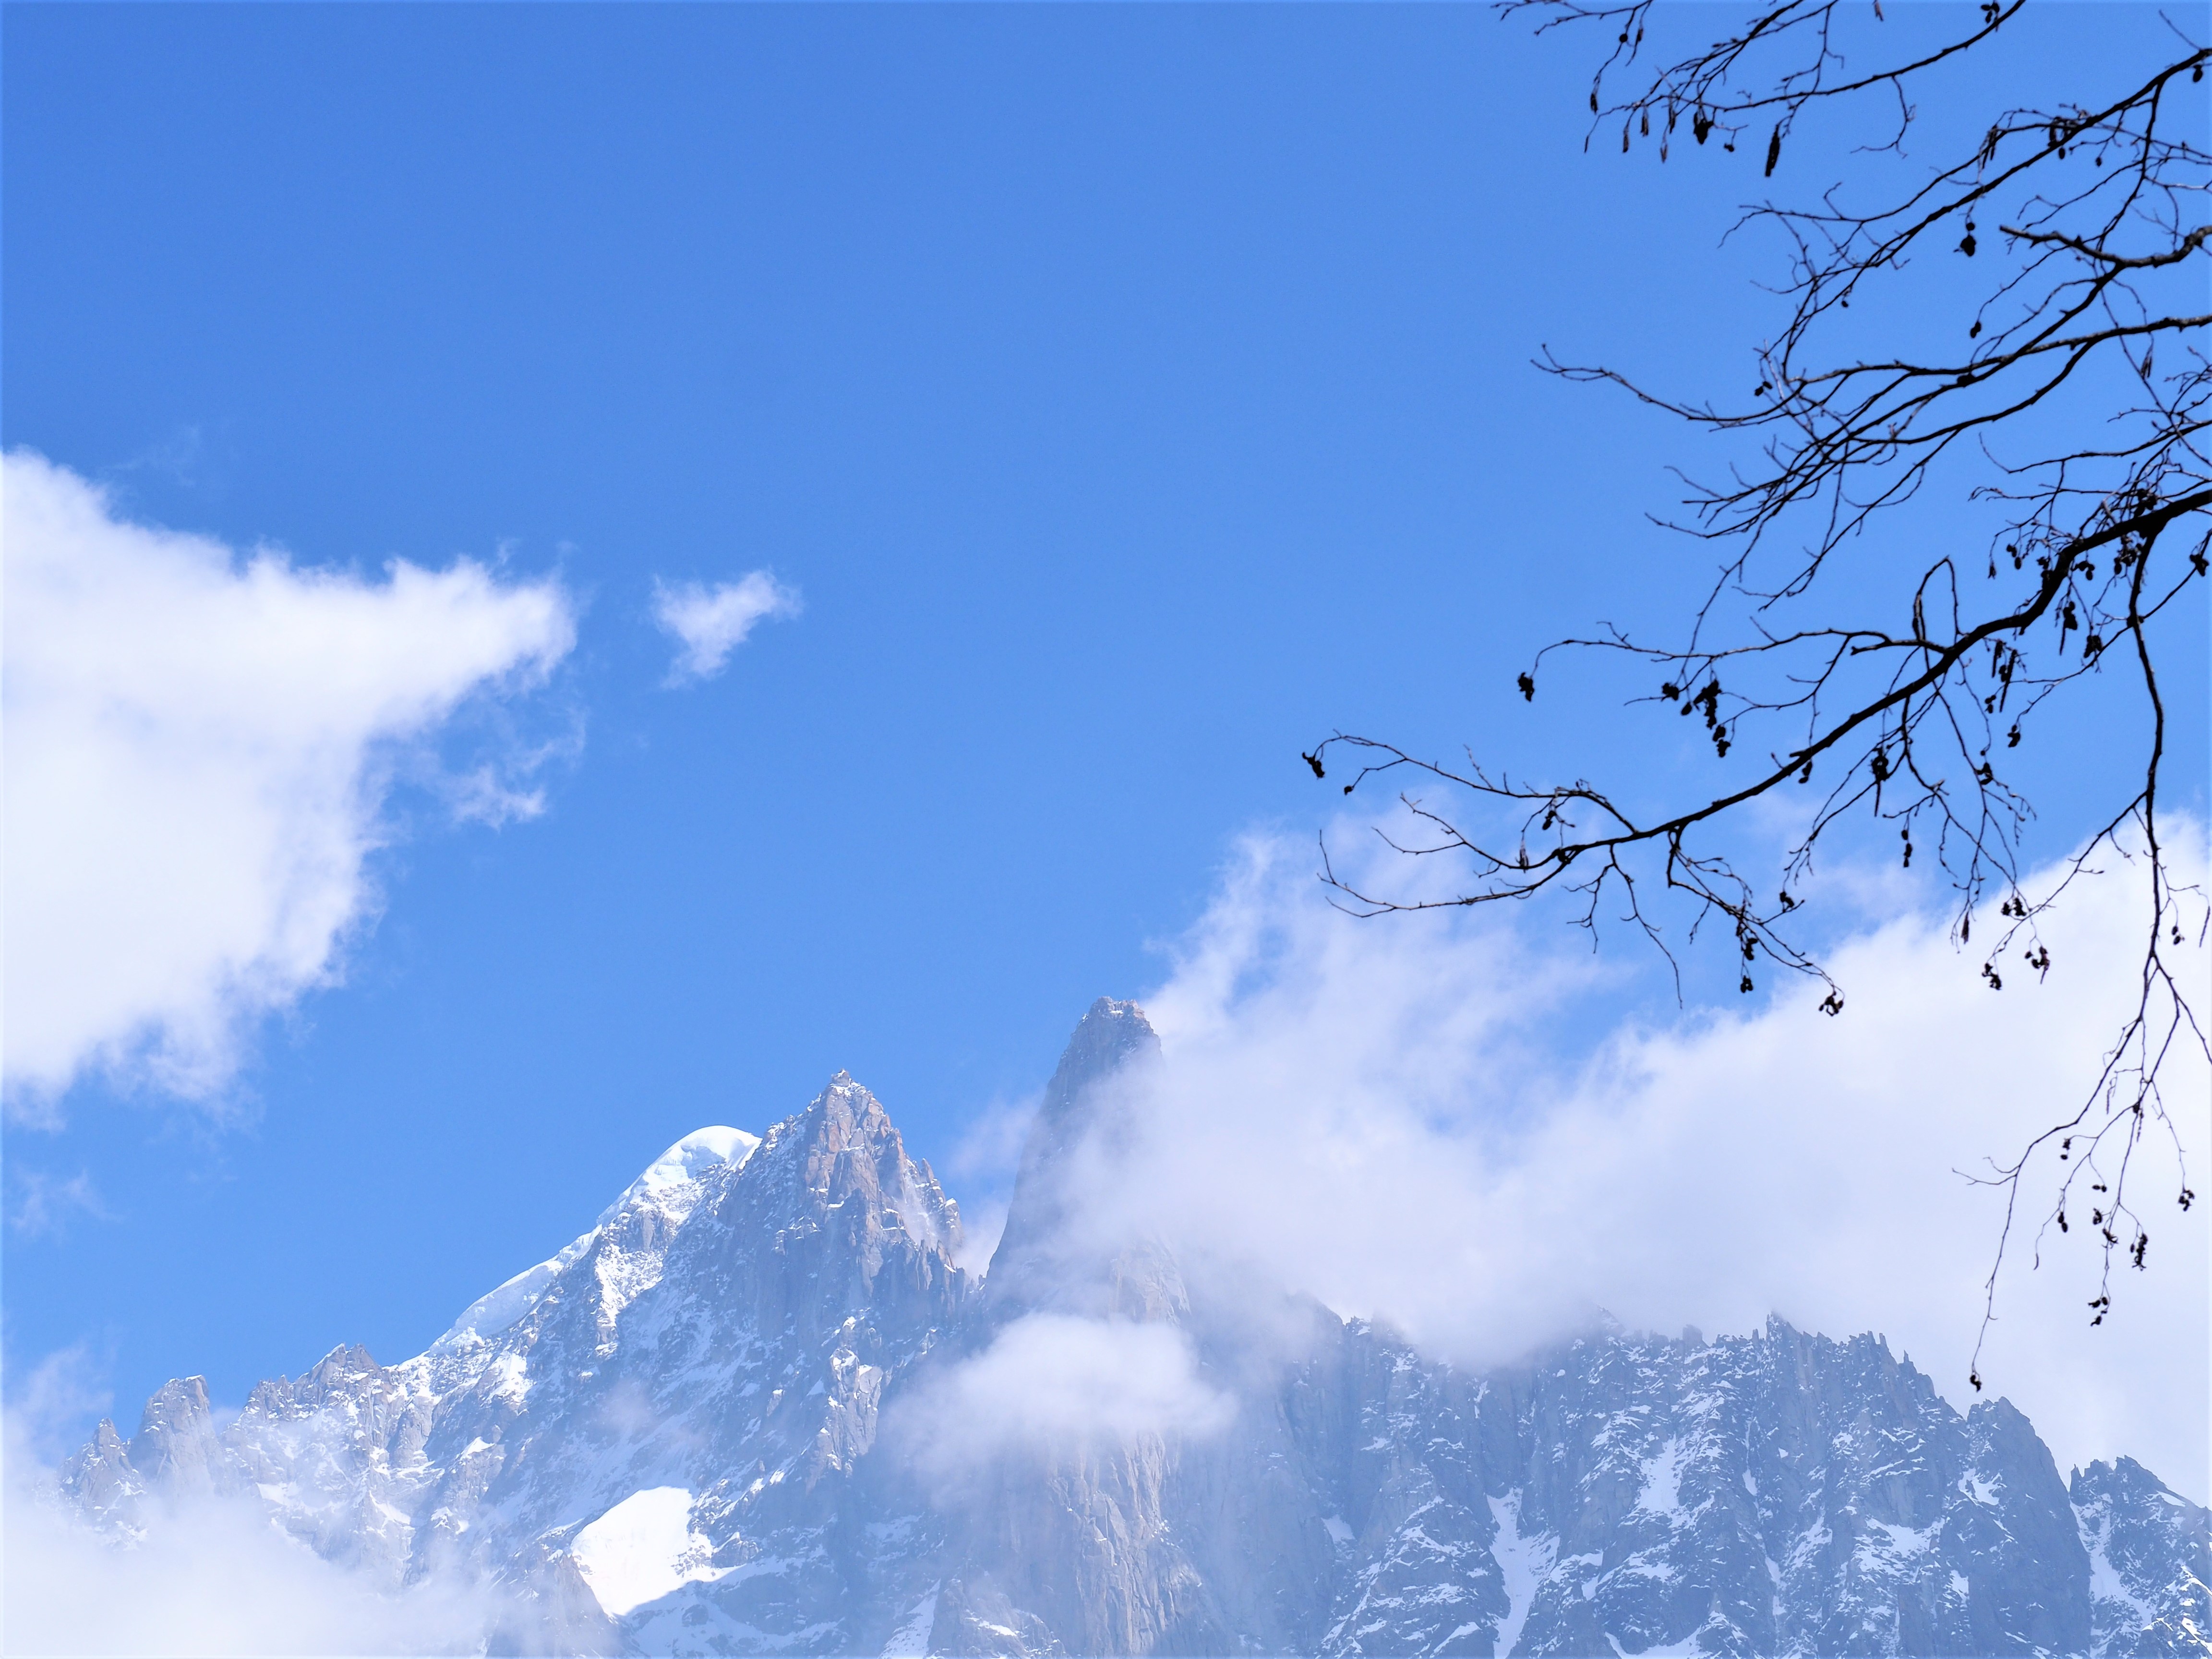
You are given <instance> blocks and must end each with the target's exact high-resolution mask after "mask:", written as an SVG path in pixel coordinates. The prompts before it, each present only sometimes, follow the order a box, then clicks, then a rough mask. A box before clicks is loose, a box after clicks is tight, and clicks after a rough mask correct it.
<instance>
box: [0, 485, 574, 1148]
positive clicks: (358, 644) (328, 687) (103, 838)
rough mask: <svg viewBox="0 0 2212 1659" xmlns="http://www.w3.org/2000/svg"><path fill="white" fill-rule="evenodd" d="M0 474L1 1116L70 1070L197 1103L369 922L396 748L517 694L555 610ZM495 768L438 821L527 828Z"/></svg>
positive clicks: (556, 618) (58, 1088)
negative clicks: (1, 753)
mask: <svg viewBox="0 0 2212 1659" xmlns="http://www.w3.org/2000/svg"><path fill="white" fill-rule="evenodd" d="M0 469H4V471H0V480H3V481H4V485H5V489H6V497H7V520H6V536H5V548H4V552H5V562H6V581H7V592H8V609H7V617H6V639H5V658H6V678H5V715H6V720H7V727H8V745H7V757H6V781H7V805H6V815H7V841H8V851H9V870H10V873H11V876H12V877H13V878H12V879H10V880H9V883H8V884H7V891H6V906H5V908H6V915H5V923H6V929H7V937H8V960H7V968H6V990H5V998H6V1008H7V1018H8V1046H7V1069H6V1088H7V1099H8V1106H9V1113H10V1115H11V1116H14V1117H15V1118H17V1119H18V1120H20V1121H32V1122H38V1121H46V1122H52V1121H55V1114H56V1111H57V1109H58V1108H57V1103H58V1098H59V1097H60V1095H61V1094H62V1092H63V1091H64V1090H66V1088H67V1087H68V1085H69V1084H70V1082H71V1080H72V1079H75V1078H76V1077H77V1076H78V1075H79V1074H80V1073H82V1072H83V1071H84V1070H86V1069H87V1068H88V1067H96V1066H105V1067H107V1068H110V1069H112V1070H113V1071H115V1072H117V1073H120V1074H122V1075H124V1076H125V1077H127V1078H129V1079H134V1080H139V1081H145V1082H150V1083H152V1084H154V1085H156V1086H158V1087H161V1088H164V1089H167V1090H168V1091H173V1092H174V1093H176V1094H179V1095H184V1096H191V1097H202V1098H207V1097H214V1096H216V1094H217V1093H218V1092H219V1091H220V1090H221V1089H222V1086H223V1085H224V1084H225V1083H226V1082H227V1081H228V1079H229V1077H230V1075H231V1074H232V1073H233V1071H234V1068H235V1066H237V1064H238V1061H239V1059H240V1052H241V1048H242V1045H243V1042H244V1040H245V1037H246V1033H247V1032H248V1030H250V1028H251V1026H252V1022H253V1021H254V1020H255V1019H256V1018H258V1017H259V1016H261V1015H263V1014H265V1013H267V1012H270V1011H272V1010H275V1009H277V1008H281V1007H283V1006H286V1005H287V1004H288V1003H289V1002H291V1001H292V1000H295V998H296V997H298V996H299V995H300V994H301V992H303V991H305V990H307V989H308V988H309V987H313V986H316V985H319V984H322V983H325V982H327V981H329V980H330V979H331V977H332V976H333V975H334V974H335V972H336V964H337V955H338V951H339V947H340V945H341V944H342V942H343V939H344V938H345V936H346V934H347V933H348V932H349V930H350V929H353V928H355V927H358V926H360V925H361V924H362V922H363V921H365V920H366V919H367V917H368V915H370V914H371V913H372V911H373V909H374V894H373V891H372V889H371V884H370V883H369V882H368V878H367V876H366V874H365V872H364V861H365V860H366V859H367V857H368V854H369V853H370V852H371V851H372V850H373V849H374V847H375V846H376V844H377V843H378V842H379V840H380V837H381V836H383V834H384V833H385V826H384V824H383V821H382V812H383V809H384V803H385V799H386V791H387V788H388V787H389V784H390V782H391V780H392V776H393V775H395V771H396V770H397V769H396V768H395V766H394V765H393V763H392V762H393V756H394V751H395V750H405V749H407V748H408V747H410V745H412V746H420V745H423V744H427V743H428V740H429V739H430V738H432V737H433V736H434V735H435V733H436V732H438V731H439V729H440V728H441V726H444V725H445V724H446V723H447V721H448V720H449V719H450V718H451V717H452V716H453V714H454V713H455V711H456V710H457V709H459V708H461V707H462V706H463V705H464V704H465V703H466V702H470V701H471V699H480V698H482V697H484V696H492V697H502V696H512V695H513V694H514V693H516V692H518V691H520V690H526V689H527V688H529V687H532V686H533V685H535V684H538V683H540V682H541V681H543V679H544V678H545V676H546V675H547V674H548V673H550V671H551V670H552V668H553V666H554V665H556V663H557V662H558V661H559V660H560V659H562V657H563V656H564V655H565V654H566V653H568V649H569V647H570V646H571V645H572V643H573V642H574V614H573V607H572V605H571V604H570V601H569V599H568V595H567V594H566V592H564V591H563V590H562V587H561V586H559V585H558V584H557V583H556V582H553V581H550V580H548V581H537V582H527V581H526V582H511V581H503V580H500V579H499V578H498V577H497V576H496V575H495V574H494V573H493V572H491V571H489V570H488V569H486V568H484V567H483V566H481V565H478V564H476V563H472V562H468V561H462V562H458V563H456V564H454V565H453V566H452V567H450V568H447V569H444V570H436V571H433V570H426V569H422V568H419V567H417V566H415V565H411V564H408V563H405V562H395V563H393V564H392V566H391V567H390V568H389V569H388V570H387V572H386V574H385V577H384V579H383V580H380V581H373V580H362V579H361V578H360V577H357V576H355V575H351V574H342V573H341V574H334V573H329V572H323V571H315V570H307V569H301V568H296V567H295V566H294V565H293V564H292V563H291V562H289V560H288V559H287V558H286V557H285V556H283V554H281V553H278V552H275V551H272V550H267V549H261V550H256V551H254V552H253V553H252V554H251V555H250V556H239V555H238V554H236V553H234V550H232V549H230V548H228V547H225V546H223V545H222V544H220V543H217V542H214V541H210V540H209V539H207V538H204V537H197V536H190V535H184V534H179V533H177V532H170V531H166V530H161V529H158V528H155V527H153V526H145V525H139V524H134V523H131V522H129V521H127V520H124V519H123V518H121V517H119V516H118V514H117V513H116V511H115V509H114V506H113V503H112V501H111V500H110V499H109V497H108V496H107V495H106V494H105V493H104V492H103V491H102V490H101V489H100V488H99V487H98V486H96V485H94V484H93V483H88V481H87V480H85V479H83V478H82V477H78V476H77V475H76V474H75V473H73V472H71V471H69V470H68V469H66V468H64V467H61V466H57V465H53V464H52V463H50V462H48V461H46V459H43V458H41V457H40V456H38V455H35V454H33V453H29V452H28V451H23V450H18V451H15V452H14V453H10V454H9V455H8V456H6V457H5V458H4V460H0ZM512 758H513V757H511V756H510V755H508V754H507V752H506V750H504V749H502V750H501V752H500V753H499V754H497V755H495V757H492V759H491V760H490V761H489V764H490V765H492V766H494V767H495V768H505V767H506V765H507V762H509V761H510V760H511V759H512ZM506 775H507V778H508V780H509V781H507V782H505V783H501V782H499V781H496V779H495V777H494V776H493V775H492V774H489V773H487V774H484V775H482V776H477V775H471V777H470V780H469V782H468V783H467V786H466V787H465V788H464V789H462V790H460V791H459V796H460V799H459V803H458V804H459V806H460V808H461V811H462V812H463V813H464V814H465V815H470V816H476V817H494V818H496V817H501V816H509V817H512V816H517V815H521V814H526V812H527V811H528V810H529V808H530V806H531V804H532V802H531V797H530V794H529V792H528V791H527V790H526V789H524V788H522V787H520V786H519V785H518V784H517V783H515V782H513V781H512V779H513V774H512V771H511V770H509V771H507V773H506ZM28 872H36V874H35V877H34V878H33V877H31V876H30V875H29V874H28Z"/></svg>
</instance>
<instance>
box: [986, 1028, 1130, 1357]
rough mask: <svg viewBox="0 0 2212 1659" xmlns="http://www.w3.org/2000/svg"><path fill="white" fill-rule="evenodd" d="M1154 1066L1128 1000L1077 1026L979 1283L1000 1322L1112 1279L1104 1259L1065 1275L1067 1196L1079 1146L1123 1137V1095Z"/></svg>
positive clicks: (1103, 1146)
mask: <svg viewBox="0 0 2212 1659" xmlns="http://www.w3.org/2000/svg"><path fill="white" fill-rule="evenodd" d="M1159 1064H1161V1054H1160V1039H1159V1036H1158V1033H1157V1032H1155V1031H1154V1030H1152V1022H1151V1021H1149V1020H1147V1019H1146V1018H1145V1012H1144V1010H1143V1009H1141V1008H1139V1006H1137V1005H1136V1004H1135V1003H1133V1002H1118V1001H1116V1000H1114V999H1113V998H1111V997H1100V998H1099V999H1098V1000H1097V1001H1096V1002H1094V1003H1092V1004H1091V1008H1090V1011H1089V1012H1087V1013H1085V1015H1084V1016H1083V1018H1082V1019H1081V1020H1080V1021H1079V1023H1078V1024H1077V1025H1076V1028H1075V1030H1074V1033H1073V1035H1072V1036H1070V1037H1069V1038H1068V1041H1067V1047H1066V1049H1065V1050H1064V1051H1063V1052H1062V1053H1061V1054H1060V1064H1059V1066H1057V1067H1056V1068H1055V1069H1054V1072H1053V1074H1052V1081H1051V1082H1050V1083H1048V1084H1047V1085H1045V1091H1044V1097H1043V1098H1042V1100H1041V1101H1040V1102H1039V1103H1038V1105H1037V1115H1036V1121H1035V1122H1033V1123H1032V1124H1031V1125H1030V1133H1029V1139H1028V1140H1027V1141H1026V1142H1025V1143H1024V1146H1023V1147H1022V1163H1021V1170H1020V1173H1019V1174H1018V1176H1016V1178H1015V1182H1014V1196H1013V1201H1012V1204H1011V1205H1010V1206H1008V1208H1007V1212H1006V1231H1005V1232H1004V1233H1002V1234H1001V1235H1000V1238H999V1248H998V1249H997V1251H996V1252H995V1253H994V1255H993V1256H992V1258H991V1268H990V1273H989V1275H988V1277H987V1280H986V1283H987V1286H988V1292H989V1295H990V1297H991V1300H992V1303H993V1305H994V1307H996V1308H998V1309H1000V1310H1001V1315H1002V1316H1006V1317H1011V1316H1014V1315H1016V1314H1018V1312H1019V1311H1021V1310H1025V1309H1029V1308H1033V1307H1038V1306H1042V1305H1045V1304H1047V1303H1048V1301H1050V1300H1053V1299H1054V1297H1053V1296H1052V1291H1054V1289H1059V1290H1062V1291H1075V1292H1077V1299H1078V1300H1083V1299H1087V1293H1088V1291H1089V1290H1090V1288H1091V1286H1090V1281H1091V1280H1094V1279H1098V1278H1100V1277H1101V1275H1102V1273H1103V1274H1104V1275H1105V1276H1106V1277H1108V1278H1109V1279H1110V1278H1111V1277H1112V1275H1111V1273H1110V1270H1109V1269H1108V1268H1107V1267H1105V1265H1104V1262H1103V1261H1100V1262H1097V1263H1088V1264H1085V1266H1084V1267H1081V1268H1079V1269H1077V1270H1075V1271H1073V1272H1071V1266H1070V1263H1069V1262H1068V1261H1066V1246H1067V1242H1068V1241H1067V1238H1066V1235H1067V1232H1068V1223H1069V1218H1070V1212H1071V1206H1070V1198H1071V1196H1072V1194H1071V1193H1070V1191H1069V1188H1070V1184H1071V1182H1074V1181H1078V1180H1079V1179H1080V1174H1081V1172H1080V1171H1078V1170H1075V1169H1074V1167H1073V1165H1074V1163H1075V1160H1076V1158H1077V1156H1078V1154H1079V1152H1081V1150H1082V1149H1083V1148H1084V1147H1085V1145H1086V1144H1089V1145H1091V1146H1093V1147H1094V1148H1095V1149H1096V1150H1098V1151H1102V1152H1110V1151H1111V1150H1112V1149H1113V1148H1114V1146H1115V1145H1116V1144H1117V1143H1118V1142H1120V1141H1121V1139H1123V1138H1124V1137H1126V1135H1127V1133H1129V1128H1130V1124H1129V1114H1130V1109H1131V1101H1130V1097H1129V1095H1128V1093H1127V1090H1128V1089H1129V1088H1130V1087H1132V1086H1136V1085H1139V1084H1140V1080H1141V1077H1142V1074H1143V1073H1144V1072H1145V1071H1146V1069H1147V1068H1151V1067H1155V1066H1158V1065H1159ZM1105 1254H1106V1255H1109V1256H1110V1255H1112V1254H1113V1252H1112V1250H1111V1249H1110V1248H1109V1249H1108V1251H1107V1252H1106V1253H1105ZM1059 1299H1061V1300H1065V1299H1066V1298H1065V1297H1061V1298H1059Z"/></svg>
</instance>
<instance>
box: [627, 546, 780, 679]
mask: <svg viewBox="0 0 2212 1659" xmlns="http://www.w3.org/2000/svg"><path fill="white" fill-rule="evenodd" d="M799 610H800V600H799V590H798V589H797V588H795V587H786V586H782V585H781V583H779V582H778V581H777V580H776V579H775V577H774V576H773V575H771V574H769V572H767V571H765V570H754V571H750V572H748V573H747V574H745V575H744V576H742V577H740V578H738V580H736V581H733V582H718V583H716V584H715V585H714V586H712V587H706V586H702V585H701V584H699V583H697V582H679V583H678V584H677V585H676V586H672V587H671V586H668V585H667V584H666V583H664V582H660V581H658V580H656V581H655V582H654V583H653V621H654V622H656V623H659V625H660V629H661V631H662V632H664V633H665V634H666V635H669V637H671V639H673V640H674V641H676V642H677V645H678V647H679V649H678V652H677V653H676V662H675V665H674V666H673V667H671V669H670V670H669V671H668V681H669V684H671V685H681V684H684V683H686V682H688V681H692V680H710V679H712V678H714V676H715V675H717V674H719V673H720V672H721V671H722V670H723V669H724V668H726V667H727V666H728V665H729V661H730V653H732V651H734V650H736V649H737V648H738V647H739V646H741V645H743V644H744V642H745V636H746V635H748V634H750V633H751V632H752V631H753V624H754V623H758V622H761V621H763V620H768V619H773V618H775V617H795V616H797V615H798V614H799Z"/></svg>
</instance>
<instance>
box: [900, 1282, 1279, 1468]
mask: <svg viewBox="0 0 2212 1659" xmlns="http://www.w3.org/2000/svg"><path fill="white" fill-rule="evenodd" d="M1235 1414H1236V1403H1235V1401H1233V1400H1232V1399H1231V1397H1230V1396H1229V1395H1226V1394H1225V1393H1223V1392H1222V1391H1221V1390H1220V1389H1217V1388H1215V1387H1213V1386H1212V1384H1211V1383H1207V1382H1206V1380H1205V1379H1204V1378H1203V1377H1202V1376H1200V1375H1199V1371H1198V1365H1197V1361H1196V1358H1195V1356H1194V1353H1193V1352H1192V1348H1191V1343H1190V1339H1189V1338H1188V1337H1187V1336H1185V1335H1184V1334H1183V1333H1182V1332H1181V1331H1180V1330H1177V1329H1176V1328H1175V1327H1173V1326H1171V1325H1149V1324H1135V1323H1132V1322H1128V1321H1126V1320H1113V1319H1080V1318H1076V1317H1073V1316H1068V1315H1065V1314H1031V1315H1030V1316H1027V1317H1026V1318H1023V1319H1018V1320H1016V1321H1015V1322H1013V1323H1012V1324H1011V1325H1009V1326H1007V1327H1006V1329H1004V1330H1003V1331H1000V1333H999V1334H998V1335H997V1336H996V1337H995V1338H994V1340H993V1341H992V1343H991V1346H989V1347H987V1348H986V1349H985V1350H983V1352H981V1353H980V1354H977V1355H975V1356H974V1357H973V1358H968V1359H964V1360H963V1361H962V1362H961V1363H959V1364H957V1365H953V1366H951V1367H948V1368H947V1369H946V1370H944V1371H942V1372H940V1373H939V1374H938V1375H937V1376H933V1377H931V1378H930V1379H929V1380H928V1382H927V1383H925V1384H924V1385H923V1386H922V1387H921V1389H918V1390H917V1391H916V1393H915V1395H912V1396H910V1397H908V1398H906V1399H903V1400H901V1401H898V1402H897V1403H896V1407H895V1409H894V1412H893V1413H892V1415H891V1418H890V1425H889V1431H890V1433H891V1434H892V1435H894V1436H895V1437H897V1438H898V1439H899V1442H900V1443H901V1445H902V1449H904V1450H906V1451H907V1453H908V1455H910V1456H911V1457H912V1458H913V1459H914V1462H915V1464H916V1465H917V1466H918V1467H920V1468H922V1469H924V1470H926V1471H927V1473H928V1474H931V1475H933V1477H935V1478H936V1479H937V1480H939V1481H954V1482H957V1481H959V1480H963V1479H964V1478H966V1477H967V1476H968V1475H969V1474H972V1473H973V1472H974V1471H975V1469H976V1468H978V1466H980V1465H984V1464H987V1463H988V1462H991V1461H992V1460H993V1459H994V1458H997V1457H999V1456H1001V1455H1005V1454H1006V1453H1008V1452H1012V1451H1018V1450H1023V1449H1044V1448H1073V1447H1080V1446H1082V1445H1084V1444H1085V1443H1088V1442H1091V1441H1092V1440H1103V1441H1105V1442H1108V1443H1126V1442H1127V1441H1130V1440H1133V1439H1134V1438H1136V1437H1138V1436H1139V1435H1153V1434H1158V1435H1180V1436H1184V1437H1194V1438H1197V1437H1205V1436H1206V1435H1210V1434H1212V1433H1214V1432H1216V1431H1218V1430H1220V1429H1222V1428H1223V1427H1225V1426H1226V1425H1227V1424H1228V1422H1229V1420H1230V1419H1231V1417H1233V1416H1234V1415H1235Z"/></svg>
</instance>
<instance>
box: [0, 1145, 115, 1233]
mask: <svg viewBox="0 0 2212 1659" xmlns="http://www.w3.org/2000/svg"><path fill="white" fill-rule="evenodd" d="M8 1186H9V1203H8V1225H9V1227H10V1228H11V1229H12V1230H13V1231H16V1232H18V1233H21V1235H23V1237H26V1238H38V1237H42V1236H44V1235H46V1234H47V1233H52V1232H58V1231H61V1229H62V1228H63V1227H64V1225H67V1223H68V1221H69V1218H70V1216H72V1215H82V1216H87V1217H89V1218H92V1219H93V1220H94V1221H111V1220H112V1219H114V1217H113V1215H112V1212H110V1211H109V1209H108V1207H107V1206H106V1205H105V1204H103V1203H102V1202H100V1194H99V1193H98V1191H97V1190H95V1189H94V1187H93V1184H92V1176H91V1173H90V1172H89V1171H88V1170H78V1171H77V1172H76V1174H75V1175H73V1176H66V1177H64V1176H58V1175H55V1174H53V1173H52V1172H51V1171H49V1170H27V1169H25V1168H24V1167H23V1164H22V1159H21V1157H20V1156H19V1157H17V1158H15V1159H13V1160H12V1161H11V1162H10V1163H9V1166H8Z"/></svg>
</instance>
